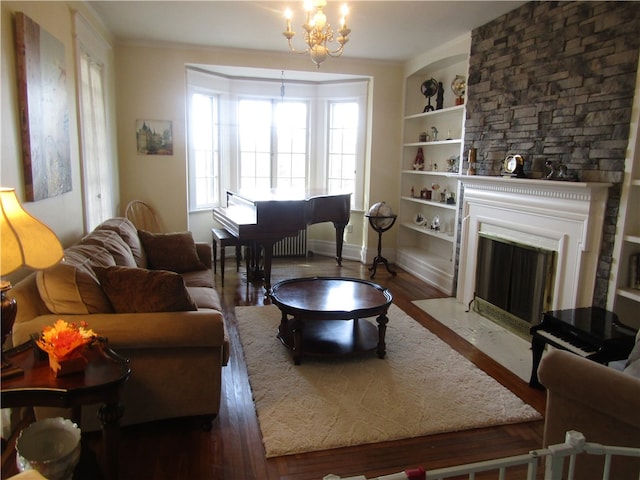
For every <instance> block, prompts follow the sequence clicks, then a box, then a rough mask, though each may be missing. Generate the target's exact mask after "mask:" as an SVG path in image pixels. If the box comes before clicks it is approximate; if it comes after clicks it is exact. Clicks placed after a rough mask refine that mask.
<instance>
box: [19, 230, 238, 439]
mask: <svg viewBox="0 0 640 480" xmlns="http://www.w3.org/2000/svg"><path fill="white" fill-rule="evenodd" d="M170 270H172V271H173V272H179V273H172V272H171V271H170ZM185 287H186V288H185ZM11 294H12V295H13V296H14V297H15V298H16V299H17V301H18V314H17V318H16V323H15V325H14V328H13V337H12V341H13V344H14V345H18V344H21V343H23V342H26V341H29V339H30V336H31V335H32V334H33V333H38V332H41V331H42V329H43V327H45V326H47V325H52V324H53V323H54V322H55V320H57V319H60V318H61V319H64V320H67V321H71V322H81V321H85V322H87V324H88V326H89V328H91V329H92V330H94V331H95V332H96V333H97V334H98V335H100V336H103V337H106V338H107V339H108V342H109V345H110V346H111V347H112V348H113V349H114V350H116V351H117V352H118V353H119V354H121V355H122V356H124V357H126V358H129V359H130V362H131V370H132V373H131V377H130V378H129V380H128V381H127V382H126V384H125V387H124V391H123V403H124V406H125V412H124V416H123V418H122V424H123V425H131V424H137V423H142V422H148V421H153V420H158V419H166V418H173V417H188V416H198V417H200V416H202V417H203V418H204V419H206V420H208V422H209V423H210V420H212V419H213V418H214V417H215V415H216V414H217V413H218V410H219V406H220V389H221V376H222V367H223V366H224V365H226V363H227V360H228V351H229V350H228V344H227V340H226V335H225V329H224V321H223V317H222V313H221V312H222V309H221V306H220V300H219V298H218V295H217V293H216V291H215V290H214V288H213V275H212V271H211V246H210V245H209V244H204V243H203V244H200V243H197V244H196V243H195V242H194V241H193V238H192V237H191V234H190V233H189V232H183V233H177V234H167V235H151V234H148V233H146V232H140V234H138V231H137V230H136V228H135V227H134V226H133V224H132V223H131V222H130V221H129V220H127V219H126V218H113V219H110V220H107V221H106V222H104V223H103V224H101V225H100V226H99V227H97V228H96V229H95V230H94V231H93V232H91V233H90V234H89V235H87V236H86V237H84V238H83V239H81V240H80V241H79V242H78V243H77V244H75V245H73V246H71V247H69V248H67V249H66V250H65V258H64V260H63V261H62V262H61V263H60V264H58V265H56V266H54V267H52V268H50V269H47V270H45V271H42V272H35V273H33V274H31V275H29V276H28V277H27V278H25V279H23V280H21V281H20V282H18V283H17V284H16V285H14V287H13V289H12V290H11ZM95 412H96V409H95V407H93V406H92V407H85V408H83V412H82V428H83V429H85V430H93V429H97V428H99V423H98V421H97V418H96V414H95ZM59 413H60V412H59V411H58V412H53V411H52V409H44V408H38V409H36V415H37V416H38V417H42V416H45V415H52V414H59Z"/></svg>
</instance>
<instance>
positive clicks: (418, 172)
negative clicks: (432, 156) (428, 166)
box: [402, 170, 460, 177]
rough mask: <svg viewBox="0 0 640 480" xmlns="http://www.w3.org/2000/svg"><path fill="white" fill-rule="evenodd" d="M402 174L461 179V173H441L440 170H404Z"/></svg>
mask: <svg viewBox="0 0 640 480" xmlns="http://www.w3.org/2000/svg"><path fill="white" fill-rule="evenodd" d="M402 173H407V174H411V175H432V176H440V177H459V176H460V174H459V173H455V172H441V171H438V170H403V171H402Z"/></svg>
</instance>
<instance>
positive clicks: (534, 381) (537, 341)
mask: <svg viewBox="0 0 640 480" xmlns="http://www.w3.org/2000/svg"><path fill="white" fill-rule="evenodd" d="M546 343H547V342H545V341H544V339H542V338H541V337H538V336H537V335H535V334H534V335H533V337H532V338H531V355H532V359H533V365H532V366H531V380H529V386H530V387H532V388H540V389H542V388H544V386H543V385H542V384H541V383H540V381H539V380H538V367H539V366H540V361H541V360H542V353H543V352H544V347H545V345H546Z"/></svg>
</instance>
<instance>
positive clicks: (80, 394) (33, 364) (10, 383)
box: [0, 342, 131, 479]
mask: <svg viewBox="0 0 640 480" xmlns="http://www.w3.org/2000/svg"><path fill="white" fill-rule="evenodd" d="M38 353H39V350H37V349H36V350H34V347H33V344H32V343H31V342H29V343H26V344H24V345H20V346H18V347H16V348H14V349H13V350H10V351H8V352H7V356H8V359H9V361H10V362H11V363H12V364H13V365H15V366H17V367H20V368H21V369H22V370H24V374H23V375H20V376H16V377H13V378H8V379H3V380H2V388H1V391H0V394H1V400H2V407H3V408H5V407H22V406H46V407H61V408H71V409H72V410H71V411H72V415H71V417H72V418H71V419H72V420H73V421H74V422H75V423H77V424H78V425H80V420H81V418H80V412H81V407H82V405H91V404H96V403H97V404H101V406H100V407H99V409H98V417H99V418H100V421H101V423H102V443H103V448H104V459H105V461H104V463H105V465H104V468H105V472H106V477H107V478H108V479H116V478H118V440H119V432H120V428H119V427H120V418H121V417H122V414H123V413H124V407H123V406H122V404H121V403H120V391H121V389H122V386H123V385H124V382H125V381H126V380H127V379H128V378H129V375H130V374H131V369H130V368H129V360H127V359H124V358H122V357H120V356H119V355H118V354H116V353H115V352H114V351H113V350H111V349H109V348H108V347H104V348H103V349H102V350H98V351H97V352H96V355H95V356H94V358H92V359H91V361H90V362H89V363H88V364H87V366H86V367H85V371H84V372H83V373H76V374H71V375H66V376H63V377H59V378H56V376H55V375H54V374H53V372H52V371H51V369H50V368H49V361H48V359H47V358H46V357H44V358H41V357H40V355H39V354H38Z"/></svg>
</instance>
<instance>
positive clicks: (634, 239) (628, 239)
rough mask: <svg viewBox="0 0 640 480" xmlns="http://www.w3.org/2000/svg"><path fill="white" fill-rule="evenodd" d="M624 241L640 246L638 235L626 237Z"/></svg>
mask: <svg viewBox="0 0 640 480" xmlns="http://www.w3.org/2000/svg"><path fill="white" fill-rule="evenodd" d="M624 241H625V242H629V243H637V244H638V245H640V236H638V235H625V236H624Z"/></svg>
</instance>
